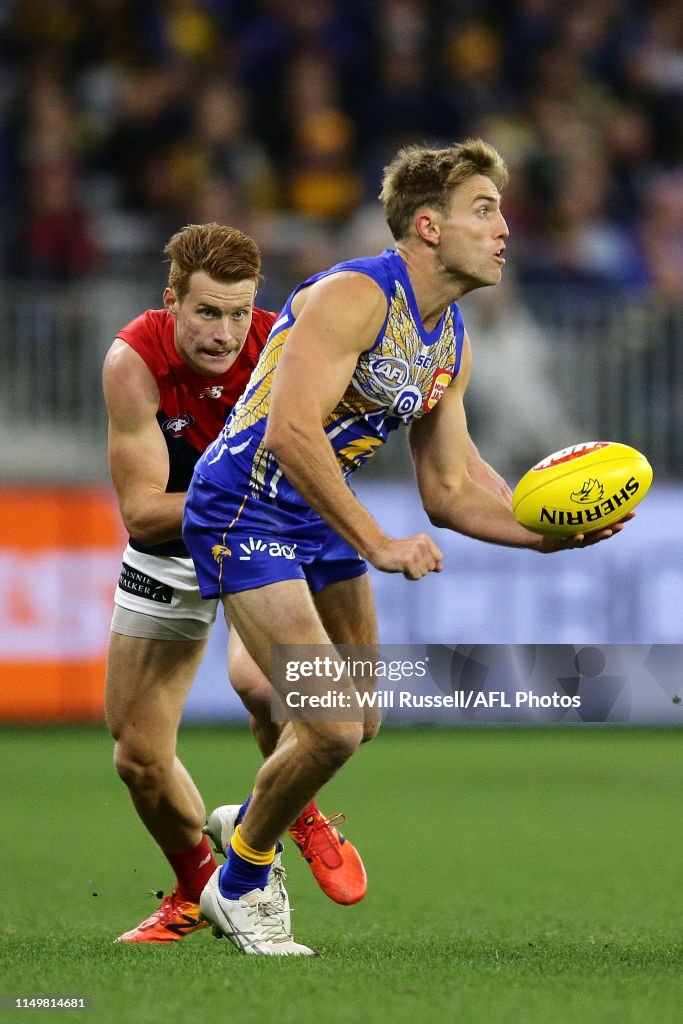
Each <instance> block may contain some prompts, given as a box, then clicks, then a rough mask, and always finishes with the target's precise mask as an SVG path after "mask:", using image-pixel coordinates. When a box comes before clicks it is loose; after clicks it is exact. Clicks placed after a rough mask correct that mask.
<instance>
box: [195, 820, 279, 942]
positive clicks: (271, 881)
mask: <svg viewBox="0 0 683 1024" xmlns="http://www.w3.org/2000/svg"><path fill="white" fill-rule="evenodd" d="M240 806H241V804H223V806H222V807H216V809H215V810H213V811H211V814H210V815H209V817H208V820H207V822H206V825H205V826H204V828H203V829H202V832H203V833H204V835H205V836H208V837H209V839H210V840H211V842H212V843H213V845H214V847H215V849H216V853H220V854H221V856H223V857H225V851H226V850H227V848H228V843H229V842H230V840H231V839H232V834H233V832H234V831H235V820H236V818H237V815H238V813H239V809H240ZM286 877H287V872H286V871H285V869H284V868H283V866H282V854H281V853H276V854H275V860H274V861H273V866H272V867H271V869H270V874H269V875H268V884H267V886H266V888H265V892H266V893H268V894H269V898H270V900H271V902H272V903H273V904H274V906H275V907H277V910H278V913H279V915H280V917H281V919H282V924H283V926H284V929H285V931H286V932H287V933H290V932H291V930H292V925H291V916H290V915H291V910H290V906H289V896H288V895H287V890H286V889H285V879H286Z"/></svg>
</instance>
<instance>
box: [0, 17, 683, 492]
mask: <svg viewBox="0 0 683 1024" xmlns="http://www.w3.org/2000/svg"><path fill="white" fill-rule="evenodd" d="M0 44H1V47H2V59H1V62H0V181H1V182H2V193H1V194H2V218H1V226H0V261H1V263H0V265H1V268H2V276H3V278H4V281H5V283H6V284H7V282H11V289H10V294H11V295H12V296H17V295H19V294H20V291H18V290H17V289H20V288H21V287H23V286H25V285H27V284H28V285H32V286H33V287H34V288H36V287H37V288H39V289H40V290H41V291H40V294H41V295H43V296H45V295H46V294H47V293H48V291H49V289H50V288H55V287H57V288H59V289H60V292H59V294H60V295H62V296H63V295H64V294H65V291H64V289H67V288H69V287H70V286H73V285H74V284H76V285H78V286H79V287H82V286H83V284H84V282H85V283H87V282H91V283H93V284H94V283H97V282H99V283H100V284H102V286H103V288H104V285H105V284H106V286H107V287H106V288H104V290H100V292H99V293H98V292H94V291H91V292H90V293H89V294H90V295H91V296H93V295H95V296H96V298H95V299H86V300H83V299H82V298H81V300H80V302H81V305H80V306H79V311H78V313H77V315H76V321H77V327H78V325H80V327H78V329H76V328H74V327H73V325H71V326H69V324H71V321H69V324H67V325H66V326H65V325H64V324H62V325H61V326H60V324H57V325H56V326H54V328H53V329H51V330H50V331H47V334H48V335H49V338H48V343H49V344H50V345H53V343H54V344H56V345H57V346H59V345H63V344H64V342H63V341H60V338H61V337H62V335H64V334H65V333H66V334H69V335H70V336H71V338H72V349H73V350H74V351H75V353H76V355H75V357H74V358H75V361H76V362H77V361H78V359H79V357H80V355H81V354H82V348H79V344H85V345H90V342H91V339H86V340H85V341H83V342H79V341H78V336H79V333H80V334H83V333H84V329H83V317H84V316H86V315H87V309H88V306H89V304H90V302H91V301H92V302H95V303H96V304H97V303H99V305H100V308H104V307H106V308H107V309H109V308H110V307H111V315H110V316H108V317H107V318H106V319H105V323H104V325H102V324H100V325H99V326H98V327H97V328H96V329H97V330H98V331H99V330H102V331H104V332H105V333H106V338H105V339H104V340H103V341H102V342H100V341H98V342H97V344H98V350H97V358H96V359H94V360H93V362H94V363H98V361H99V360H100V359H101V355H102V354H103V349H102V346H103V345H104V344H105V342H106V343H108V342H109V341H110V340H111V336H112V334H111V331H115V330H116V329H117V327H118V326H122V324H123V323H125V322H126V319H128V318H129V316H132V315H134V314H135V313H137V312H138V311H139V309H138V308H135V307H136V305H139V303H140V302H142V304H143V305H142V308H144V306H148V305H155V304H158V302H159V289H160V287H161V286H162V285H163V282H164V278H165V268H164V266H163V264H162V262H161V257H160V253H161V249H162V246H163V244H164V242H165V241H166V239H167V238H168V237H169V236H170V234H171V233H173V232H174V231H175V230H177V229H178V228H179V227H180V226H182V225H183V224H185V223H188V222H203V221H210V220H215V221H220V222H225V223H234V224H237V225H238V226H239V227H241V228H242V229H243V230H245V231H247V232H249V233H251V234H252V235H253V236H254V237H255V238H256V239H257V240H258V242H259V244H260V245H261V247H262V250H263V255H264V275H265V280H264V284H263V286H262V289H261V292H260V295H259V300H260V302H261V304H262V305H264V306H266V307H268V308H276V307H278V306H279V305H280V304H281V302H282V301H283V299H284V298H285V296H286V294H287V293H288V291H289V290H290V288H291V287H292V286H293V285H294V284H295V283H297V282H298V281H299V280H301V279H302V278H303V277H304V276H306V275H307V274H309V273H312V272H315V271H317V270H319V269H321V268H323V267H324V266H327V265H329V264H331V263H333V262H335V261H336V260H337V259H340V258H345V257H348V256H351V255H361V254H367V253H373V252H377V251H379V250H381V249H382V248H383V247H384V246H385V245H387V244H390V238H389V235H388V232H387V230H386V228H385V225H384V222H383V218H382V211H381V207H380V204H379V203H378V202H377V193H378V190H379V183H380V178H381V173H382V168H383V166H384V165H385V164H386V163H387V162H388V160H389V159H390V158H391V157H392V155H393V154H394V153H395V151H396V150H397V148H399V147H400V146H401V145H403V144H406V143H413V142H420V143H430V144H434V145H445V144H448V143H450V142H453V141H457V140H461V139H463V138H465V137H468V136H473V135H481V136H483V137H485V138H487V139H488V140H490V141H491V142H493V143H494V144H495V145H496V146H497V147H498V148H499V149H500V151H501V152H502V153H503V155H504V156H505V158H506V159H507V161H508V163H509V165H510V170H511V182H510V185H509V187H508V189H507V191H506V195H505V197H504V212H505V215H506V217H507V219H508V222H509V225H510V229H511V239H510V245H509V250H508V255H509V257H510V258H509V259H508V266H507V268H506V271H505V277H506V282H505V285H504V287H503V288H502V289H500V290H495V294H494V292H492V291H491V290H488V291H487V292H486V293H478V294H477V295H476V296H473V297H472V299H471V300H469V299H468V300H466V301H467V303H470V304H471V313H470V314H469V315H470V317H471V318H472V319H471V321H468V323H469V322H472V323H474V324H476V325H477V327H478V328H479V336H481V337H482V338H483V340H482V341H481V343H480V349H481V360H482V363H483V367H484V368H483V371H482V378H483V377H485V375H486V374H487V373H488V374H490V375H491V378H492V382H491V388H490V389H489V391H488V392H487V393H484V394H481V395H479V397H477V394H478V392H477V386H475V389H474V392H473V395H474V397H473V409H472V415H473V417H474V418H475V420H479V421H480V422H481V423H482V428H483V430H484V432H485V434H486V429H487V427H488V436H489V444H490V445H491V446H492V448H493V449H494V451H493V453H492V454H493V455H494V456H495V455H496V452H497V450H498V449H500V451H501V455H500V457H502V458H503V460H504V468H505V465H508V466H510V468H511V469H520V468H522V466H523V461H524V459H526V458H527V457H528V456H529V455H530V454H531V453H532V450H533V451H535V453H536V454H539V455H540V454H544V451H543V449H544V443H543V438H544V436H546V435H544V431H546V430H548V429H549V427H550V426H551V425H554V426H555V428H556V434H557V436H558V438H568V439H569V440H570V441H573V440H580V439H581V436H582V434H584V433H585V430H586V429H587V428H588V427H589V426H591V427H592V426H593V422H594V423H595V427H594V429H599V428H600V427H601V426H602V427H603V428H604V429H607V428H609V427H611V428H612V429H617V430H618V429H622V433H623V432H624V431H626V432H628V425H627V422H626V421H624V423H623V425H622V420H623V419H624V417H622V419H619V420H617V421H616V422H612V421H610V422H608V423H604V422H601V421H600V419H599V417H598V413H599V409H595V408H593V406H594V405H595V402H596V401H598V400H599V397H600V396H599V395H598V396H597V399H596V398H594V399H591V402H592V405H591V404H590V402H589V406H590V413H588V412H587V419H588V423H587V424H586V428H584V429H582V423H581V420H582V416H581V413H582V410H583V409H585V408H586V407H585V403H586V402H588V397H587V396H588V390H589V389H588V388H584V389H583V390H582V385H580V383H579V382H578V381H574V380H573V379H572V378H571V374H568V376H567V381H566V387H565V389H564V390H565V391H566V394H564V395H563V394H562V391H563V388H562V387H558V386H557V376H558V365H557V351H556V352H555V355H554V356H553V354H552V352H551V353H550V354H549V353H548V346H549V342H550V343H552V344H555V345H556V346H557V336H558V333H560V329H561V326H562V324H564V323H566V322H567V321H566V318H567V315H568V314H566V312H565V313H563V312H562V311H563V310H565V311H566V310H567V309H569V310H570V311H571V312H572V315H574V316H575V315H576V311H577V309H578V308H580V309H581V310H586V309H587V310H589V312H590V316H591V317H593V319H592V320H591V321H590V323H589V324H588V326H587V333H588V334H591V333H592V334H594V335H595V338H593V339H592V340H591V339H588V340H587V341H586V344H588V345H593V347H595V345H596V344H598V336H599V339H600V340H599V344H607V342H605V337H607V338H608V339H609V345H610V346H613V345H616V347H617V349H618V351H617V350H616V349H615V350H614V354H615V358H616V359H617V362H619V360H621V361H622V362H623V361H624V360H626V361H627V362H628V359H629V358H630V359H631V363H633V359H635V358H636V357H637V358H638V359H641V357H642V358H643V359H645V364H644V367H643V366H641V364H640V362H638V363H637V365H636V364H635V363H633V365H631V366H630V368H629V367H628V366H627V367H625V368H624V367H622V366H621V363H619V366H618V367H617V371H616V372H617V374H619V373H621V372H622V371H623V372H624V373H625V374H626V377H625V378H624V381H625V386H626V385H628V387H629V388H630V384H629V381H630V380H631V378H633V380H634V381H637V380H640V379H641V378H642V377H643V375H645V377H647V383H646V386H645V393H644V394H643V395H642V396H639V398H638V401H639V402H640V401H641V400H642V401H644V402H649V403H653V402H654V405H656V406H658V407H660V408H658V409H655V410H654V411H652V410H650V411H648V410H647V409H646V410H645V411H644V412H643V413H642V415H643V417H645V418H647V417H648V416H650V415H653V416H655V415H659V416H660V417H661V415H662V413H661V404H662V402H663V401H664V396H663V395H662V394H659V393H658V388H659V387H660V385H661V381H660V378H659V377H657V375H656V373H655V371H654V369H653V367H655V366H660V368H661V364H662V362H663V364H664V366H663V368H661V373H662V374H663V379H664V381H665V382H666V381H674V382H675V383H676V384H677V382H678V380H679V376H678V375H679V372H680V374H681V379H683V371H680V368H679V362H680V361H679V355H678V351H679V348H680V347H681V345H682V344H683V342H682V341H681V331H683V327H682V323H681V317H680V304H681V295H682V294H683V9H682V8H681V3H680V0H649V2H648V0H600V2H598V3H596V2H595V0H488V2H487V0H476V2H475V0H286V2H279V0H166V2H163V0H156V2H155V0H21V2H17V3H5V4H2V5H0ZM115 282H119V283H121V282H123V283H124V284H125V282H131V283H132V282H135V284H136V285H137V286H138V289H139V288H140V287H141V286H142V285H143V283H147V282H148V283H149V288H150V290H149V291H148V292H145V293H144V295H143V294H142V293H141V292H140V291H139V290H138V291H137V292H135V293H133V292H132V291H124V292H122V291H121V289H120V288H119V290H115V291H114V292H112V289H113V288H114V283H115ZM46 289H47V291H46ZM22 294H28V295H29V299H28V300H27V302H28V304H29V305H31V301H30V294H31V293H30V292H29V293H22ZM34 294H35V292H34ZM50 294H51V293H50ZM80 294H81V295H82V291H81V293H80ZM112 295H114V296H115V298H112ZM138 296H139V300H138ZM539 297H540V298H539ZM606 302H607V303H612V306H613V307H614V306H616V308H617V309H618V308H620V304H621V306H622V307H623V308H625V307H626V306H628V309H629V310H633V309H634V308H635V307H634V304H637V312H636V313H635V314H632V315H631V316H630V319H629V320H628V322H626V323H625V322H624V321H623V320H617V321H614V320H609V322H604V321H602V320H600V319H598V320H596V319H595V318H596V317H600V316H601V315H602V314H603V313H604V310H605V308H606V307H605V303H606ZM32 305H33V307H34V308H35V302H33V304H32ZM57 305H58V303H57ZM53 307H54V302H53ZM84 307H85V313H84ZM466 308H470V307H466ZM558 311H559V312H558ZM643 311H645V312H643ZM46 315H47V314H46ZM7 316H9V314H7V313H6V317H7ZM563 316H564V319H563ZM653 316H654V317H655V321H653V320H652V317H653ZM12 317H13V318H12ZM12 317H10V320H9V321H7V319H6V322H5V325H4V326H5V328H6V330H7V331H8V332H10V333H13V334H14V335H15V336H16V334H17V329H18V326H17V325H19V328H20V329H21V330H27V328H26V323H27V321H28V320H30V316H28V315H27V314H26V311H25V309H24V310H23V312H22V310H19V309H17V310H16V311H15V313H13V314H12ZM643 317H646V318H648V322H649V323H650V325H651V331H650V332H649V333H648V332H646V331H645V330H644V329H643V326H642V324H643ZM117 318H118V319H117ZM22 325H23V326H22ZM570 326H571V328H572V331H573V332H574V334H576V332H577V331H578V330H579V327H580V325H578V326H577V324H576V323H572V324H571V325H570ZM549 329H550V334H551V337H550V339H548V337H547V335H548V330H549ZM2 330H3V325H2V324H0V335H1V334H2ZM88 330H91V328H88ZM92 330H95V328H92ZM44 333H45V331H44ZM470 333H471V334H472V336H473V340H474V342H475V345H476V342H477V336H478V335H477V334H475V333H474V332H473V331H471V332H470ZM570 334H571V332H570ZM654 336H656V338H657V339H658V340H656V341H653V340H652V339H653V337H654ZM572 337H573V335H572ZM491 338H492V339H493V340H491ZM615 338H617V339H621V341H617V342H615V340H614V339H615ZM625 338H626V339H627V340H626V341H624V340H623V339H625ZM55 339H56V341H55ZM489 342H490V344H489ZM36 344H37V343H36V342H35V341H34V340H33V334H31V335H30V337H29V336H28V335H27V337H26V340H25V341H24V343H23V349H24V351H25V350H26V349H27V347H30V346H34V345H36ZM41 344H43V346H44V345H45V344H46V342H45V341H43V342H42V343H41ZM568 344H570V345H571V348H572V351H571V352H570V353H569V359H568V358H567V352H566V348H565V351H564V353H563V355H562V360H561V361H560V369H561V367H562V362H564V364H565V365H566V363H567V362H568V361H570V360H571V361H573V362H576V360H577V358H579V357H578V356H577V353H576V347H575V345H574V343H573V342H571V341H570V342H569V343H568ZM3 351H5V352H6V353H7V352H9V349H8V348H7V343H5V349H4V350H3V348H2V342H1V341H0V365H1V364H2V363H3V358H4V361H5V362H8V360H9V362H10V363H11V361H12V358H13V357H11V356H10V355H7V354H6V355H5V356H4V357H3V354H2V353H3ZM36 352H37V353H38V354H37V356H36V358H45V357H44V354H43V356H41V355H40V353H44V349H36ZM602 354H604V353H602V352H601V360H602ZM631 357H633V358H631ZM16 358H17V359H18V358H19V356H17V357H16ZM586 358H588V356H587V357H586ZM581 359H583V357H581ZM548 360H550V362H548ZM553 360H555V362H553ZM520 363H521V364H522V366H524V367H526V368H527V369H528V366H529V365H532V366H534V367H535V368H536V373H535V381H534V380H529V379H528V380H527V381H526V383H524V384H519V386H517V385H516V384H512V383H511V381H512V374H513V373H515V372H516V371H517V369H518V368H519V364H520ZM546 364H547V365H546ZM613 370H614V368H612V370H608V373H607V380H608V381H612V382H614V372H613ZM584 371H586V368H585V367H584ZM596 372H597V371H596ZM658 372H659V371H658ZM593 373H594V371H593V370H591V369H590V368H588V370H587V371H586V372H584V373H583V377H584V380H585V378H586V377H590V376H591V374H593ZM496 375H497V378H496ZM526 376H527V378H528V377H529V376H530V375H529V374H528V373H527V374H526ZM549 382H550V383H552V387H550V383H549ZM19 384H21V381H20V382H19ZM93 386H95V387H96V386H97V385H96V382H95V384H94V385H93V384H92V382H91V383H90V384H88V385H87V388H88V392H89V393H90V394H91V397H92V399H93V400H96V396H93V395H92V388H93ZM549 387H550V391H549V390H548V388H549ZM601 388H602V385H601ZM500 389H503V390H505V391H506V392H509V393H510V392H514V394H512V395H510V396H509V402H510V403H511V405H510V409H509V411H508V415H507V417H506V416H505V415H502V417H501V426H500V427H499V429H498V431H497V434H495V436H494V433H495V432H494V431H493V428H492V427H491V424H490V422H489V416H488V413H490V412H491V410H492V409H493V408H494V407H495V406H494V405H492V401H495V398H496V394H499V392H500ZM480 390H481V389H480ZM13 394H16V389H14V391H13ZM486 394H488V396H489V397H488V399H487V397H486ZM491 396H493V398H492V397H491ZM544 396H545V405H546V406H548V409H547V414H545V415H544V413H543V405H544ZM553 396H554V397H553ZM666 401H667V402H669V404H671V402H674V403H675V401H676V396H675V393H670V392H669V391H667V395H666ZM477 403H479V405H477ZM563 403H564V405H563ZM66 404H67V405H68V402H67V403H66ZM611 404H612V405H614V401H611ZM72 405H73V403H72ZM564 406H566V407H567V408H566V409H565V408H564ZM530 410H535V412H534V417H535V419H534V417H532V419H533V422H532V423H530V424H529V425H528V431H527V433H528V434H529V438H531V437H532V436H533V443H531V442H529V438H526V441H525V426H524V420H525V416H526V418H527V419H528V418H529V415H530ZM677 416H678V410H676V412H675V415H674V418H673V419H672V421H671V423H669V424H668V425H666V428H664V427H662V430H664V429H666V432H668V434H670V435H671V437H670V438H669V441H667V444H669V449H671V445H672V444H673V445H674V448H675V450H667V453H666V456H665V457H663V458H664V463H665V465H666V468H667V471H668V472H678V470H679V469H681V470H682V471H683V453H682V452H681V451H680V449H679V448H677V447H675V446H676V444H677V442H676V440H675V437H676V436H677V431H676V429H675V428H676V417H677ZM596 417H597V418H596ZM577 420H578V422H577ZM511 423H517V424H518V426H519V439H518V441H519V443H518V444H517V448H516V451H517V454H518V460H519V461H518V462H517V464H514V462H513V460H512V459H511V457H510V453H509V450H508V449H509V445H510V439H511V434H510V424H511ZM573 424H575V429H574V427H573V426H572V425H573ZM573 429H574V436H572V430H573ZM653 429H654V428H653ZM562 431H564V433H562ZM646 433H647V432H646ZM650 433H651V431H650ZM638 435H639V431H638V430H634V431H633V435H632V436H628V437H622V438H621V439H624V440H630V441H631V442H632V443H639V441H640V443H641V444H645V443H647V440H648V437H647V436H644V437H642V438H639V436H638ZM553 440H554V438H553V436H552V432H551V434H550V435H549V436H548V443H549V444H550V443H551V441H553ZM504 442H507V447H506V446H505V444H504ZM527 442H529V443H527ZM669 442H670V443H669ZM513 443H514V438H513ZM657 443H659V442H657ZM501 446H502V447H501ZM679 462H680V466H679Z"/></svg>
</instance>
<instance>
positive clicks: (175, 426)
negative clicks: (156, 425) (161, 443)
mask: <svg viewBox="0 0 683 1024" xmlns="http://www.w3.org/2000/svg"><path fill="white" fill-rule="evenodd" d="M193 423H194V416H190V414H189V412H179V413H178V414H177V415H176V416H169V418H168V419H167V420H166V421H165V422H164V423H162V425H161V429H162V430H165V431H166V433H167V434H173V436H174V437H180V436H181V435H182V432H183V430H185V428H186V427H191V426H192V424H193Z"/></svg>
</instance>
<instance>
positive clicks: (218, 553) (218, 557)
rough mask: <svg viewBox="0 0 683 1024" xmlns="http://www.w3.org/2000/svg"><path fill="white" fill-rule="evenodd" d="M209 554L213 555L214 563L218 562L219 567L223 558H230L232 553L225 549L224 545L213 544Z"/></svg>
mask: <svg viewBox="0 0 683 1024" xmlns="http://www.w3.org/2000/svg"><path fill="white" fill-rule="evenodd" d="M211 554H212V555H213V558H214V561H216V562H218V564H219V565H220V563H221V562H222V561H223V559H224V558H229V557H230V555H231V554H232V551H231V550H230V548H227V547H226V546H225V544H214V546H213V547H212V548H211Z"/></svg>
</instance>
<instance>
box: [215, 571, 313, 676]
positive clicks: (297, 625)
mask: <svg viewBox="0 0 683 1024" xmlns="http://www.w3.org/2000/svg"><path fill="white" fill-rule="evenodd" d="M222 600H223V604H224V606H225V611H226V617H227V619H228V620H229V621H230V622H231V623H232V625H233V626H234V627H235V629H236V630H237V632H238V634H239V636H240V638H241V640H242V642H243V643H244V646H245V648H246V649H247V651H248V652H249V654H250V655H251V657H252V658H253V660H254V661H255V662H256V664H257V666H258V667H259V669H260V670H261V672H263V673H264V675H265V676H266V677H267V678H269V679H270V677H271V667H272V661H271V648H272V645H273V644H329V643H330V638H329V636H328V635H327V633H326V632H325V628H324V626H323V624H322V622H321V620H320V615H319V614H318V611H317V609H316V606H315V604H314V602H313V598H312V597H311V592H310V590H309V589H308V584H307V583H306V581H305V580H302V579H289V580H281V581H279V582H277V583H269V584H266V586H263V587H256V588H254V589H253V590H243V591H240V592H238V593H236V594H224V595H223V598H222Z"/></svg>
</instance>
